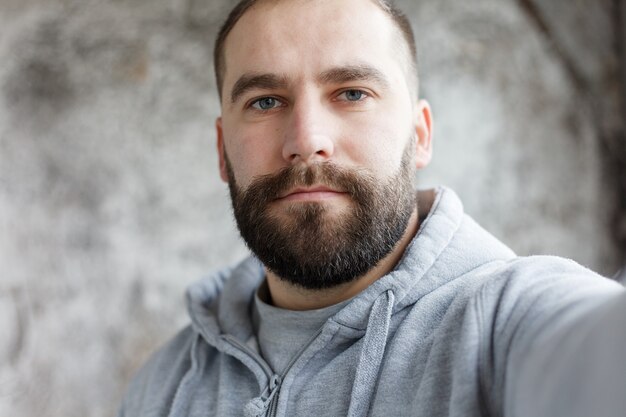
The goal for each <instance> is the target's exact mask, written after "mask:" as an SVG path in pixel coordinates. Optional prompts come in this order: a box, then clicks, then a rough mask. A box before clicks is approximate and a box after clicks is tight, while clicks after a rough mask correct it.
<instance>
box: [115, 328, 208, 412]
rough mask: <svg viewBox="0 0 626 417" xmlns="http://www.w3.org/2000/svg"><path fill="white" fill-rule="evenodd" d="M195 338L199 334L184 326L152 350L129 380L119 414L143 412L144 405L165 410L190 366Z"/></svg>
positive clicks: (144, 409)
mask: <svg viewBox="0 0 626 417" xmlns="http://www.w3.org/2000/svg"><path fill="white" fill-rule="evenodd" d="M197 339H198V333H197V332H195V331H194V330H193V328H192V327H191V326H186V327H185V328H183V329H182V330H180V331H179V332H178V333H177V334H176V335H175V336H174V337H172V338H171V339H170V340H169V341H167V342H166V343H165V344H164V345H162V346H161V347H160V348H159V349H158V350H156V351H155V352H153V353H152V354H151V355H150V357H149V358H148V360H147V361H146V362H145V363H144V364H143V365H142V366H141V368H140V369H139V371H137V373H136V374H135V376H134V377H133V379H132V380H131V382H130V384H129V386H128V389H127V391H126V394H125V398H124V400H123V402H122V407H121V410H120V414H119V417H122V416H133V415H144V414H145V411H146V407H149V408H150V409H152V410H163V409H166V408H167V404H168V403H170V402H171V401H172V399H173V396H174V395H175V393H176V389H177V387H178V386H179V385H180V381H181V380H182V379H183V378H184V376H185V374H186V373H187V372H188V371H189V369H190V368H191V366H192V364H191V354H190V351H191V349H193V345H194V343H195V341H196V340H197ZM148 414H150V413H148Z"/></svg>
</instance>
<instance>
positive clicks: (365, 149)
mask: <svg viewBox="0 0 626 417" xmlns="http://www.w3.org/2000/svg"><path fill="white" fill-rule="evenodd" d="M373 119H374V118H369V119H368V120H367V121H365V120H364V121H363V123H362V124H361V125H360V128H359V129H358V132H355V134H354V135H352V136H351V137H350V139H348V140H346V141H344V143H343V148H344V151H345V153H346V154H347V155H350V158H351V159H352V160H353V161H352V162H353V163H354V164H355V165H356V166H362V167H364V168H367V169H370V170H371V171H372V172H373V173H375V175H377V176H380V177H383V178H384V177H389V176H390V175H392V174H394V173H395V172H396V171H397V170H398V169H399V167H400V161H401V160H402V155H403V152H404V149H405V146H406V144H407V140H408V139H409V135H410V132H409V131H408V129H407V128H405V129H400V122H399V121H394V123H395V124H394V123H391V122H390V121H389V120H388V119H385V118H384V117H381V119H378V118H377V121H375V120H373Z"/></svg>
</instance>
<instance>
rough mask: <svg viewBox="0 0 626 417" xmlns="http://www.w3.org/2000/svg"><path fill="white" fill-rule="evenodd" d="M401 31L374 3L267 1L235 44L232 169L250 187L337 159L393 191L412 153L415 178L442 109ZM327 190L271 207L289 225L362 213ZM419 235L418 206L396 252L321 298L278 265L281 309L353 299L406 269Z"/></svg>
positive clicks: (224, 156) (230, 91)
mask: <svg viewBox="0 0 626 417" xmlns="http://www.w3.org/2000/svg"><path fill="white" fill-rule="evenodd" d="M398 36H399V35H398V31H397V28H396V27H394V25H393V23H392V22H391V20H390V18H389V16H387V15H386V14H385V13H384V12H383V11H382V10H381V9H380V8H379V7H378V6H376V5H375V4H373V3H372V2H371V1H369V0H343V1H341V2H337V1H336V0H318V1H315V2H312V1H307V0H293V1H286V0H283V1H261V2H259V3H258V4H255V5H254V6H253V7H251V8H250V9H249V10H248V11H247V12H246V13H245V14H244V15H243V16H242V17H241V19H240V20H239V22H237V24H236V25H235V26H234V27H233V30H232V31H231V33H230V34H229V35H228V37H227V39H226V44H225V54H224V58H225V73H224V85H223V92H224V94H223V96H222V103H221V104H222V116H221V117H220V118H219V119H218V120H217V122H216V127H217V136H218V143H217V145H218V153H219V158H220V173H221V176H222V178H223V179H224V181H229V172H228V167H227V162H226V161H227V160H228V161H229V166H230V168H231V170H232V171H231V175H232V177H233V178H232V179H233V180H234V181H236V184H237V185H238V186H239V187H240V188H241V189H242V190H245V189H246V188H247V187H248V186H250V184H252V183H253V182H254V181H255V180H258V179H259V178H261V177H263V176H268V175H273V174H276V173H277V172H279V171H280V170H281V169H284V168H286V167H292V166H298V167H302V168H306V167H310V166H312V165H315V164H323V163H332V164H335V165H337V166H340V167H343V168H346V169H350V170H357V171H358V170H362V171H364V172H366V173H367V174H368V175H370V176H372V177H374V178H375V179H376V180H377V181H378V182H380V183H386V182H388V181H389V180H390V178H392V177H393V175H394V174H395V173H397V172H398V171H399V169H400V166H401V161H402V158H403V154H404V151H405V150H406V149H407V146H409V145H411V144H410V141H414V142H415V143H414V145H413V146H411V149H413V150H414V151H413V152H414V154H413V155H412V158H411V160H412V161H411V170H412V172H414V171H415V170H417V169H421V168H423V167H425V166H426V165H427V164H428V163H429V161H430V157H431V150H432V148H431V136H432V121H431V114H430V107H429V106H428V103H426V102H425V101H423V100H422V101H417V100H416V99H415V98H414V97H415V94H414V90H413V88H412V87H413V83H412V81H411V79H410V77H411V76H410V75H409V74H408V72H409V71H408V70H407V58H406V57H405V56H403V55H402V54H399V53H398V47H397V43H398ZM341 191H342V190H333V189H329V188H328V187H325V184H315V185H314V186H311V187H304V188H303V189H296V190H289V191H288V192H287V193H286V194H287V195H285V196H284V197H285V198H284V199H283V198H281V199H279V200H276V201H275V202H273V203H272V204H271V205H270V208H269V210H270V212H271V215H272V216H275V217H276V218H277V219H282V220H284V221H288V220H289V216H290V213H293V210H297V209H299V207H300V206H299V205H302V204H318V205H323V207H324V210H325V216H327V217H326V218H327V220H328V221H329V222H331V224H332V222H333V221H335V222H336V221H338V220H337V219H338V218H340V216H342V215H345V214H346V213H348V214H349V213H351V212H353V211H354V210H355V203H354V201H352V200H351V199H350V198H348V197H346V194H345V193H342V192H341ZM417 228H418V218H417V208H416V207H415V208H414V209H413V211H412V213H411V215H410V217H409V220H408V223H407V226H406V228H405V230H404V233H403V234H402V235H401V237H400V238H399V240H398V242H397V243H396V245H395V246H394V247H393V249H392V250H391V251H390V252H389V253H388V254H387V255H386V256H384V257H383V258H382V259H380V261H379V262H378V263H376V264H375V266H373V268H371V269H370V270H369V271H367V272H366V273H365V274H362V275H361V276H358V277H356V278H355V279H353V280H351V281H349V282H346V283H343V284H341V285H337V286H334V287H332V288H324V289H321V290H311V289H305V288H303V287H302V286H298V285H294V284H293V283H291V282H289V281H288V280H285V279H283V278H281V277H279V276H277V275H276V274H275V273H274V272H272V271H271V270H269V269H266V277H267V284H268V288H269V292H270V295H271V299H272V300H271V301H272V303H273V304H274V305H275V306H277V307H281V308H287V309H292V310H309V309H316V308H321V307H325V306H328V305H332V304H335V303H338V302H341V301H343V300H346V299H349V298H351V297H353V296H355V295H356V294H358V293H359V292H361V291H362V290H364V289H365V288H366V287H367V286H369V285H370V284H371V283H373V282H374V281H376V280H377V279H378V278H380V277H381V276H383V275H385V274H386V273H388V272H389V271H391V270H392V269H393V267H394V266H395V265H396V264H397V263H398V261H399V260H400V258H401V257H402V254H403V253H404V250H405V248H406V246H407V245H408V243H409V242H410V241H411V239H412V238H413V236H414V235H415V233H416V231H417Z"/></svg>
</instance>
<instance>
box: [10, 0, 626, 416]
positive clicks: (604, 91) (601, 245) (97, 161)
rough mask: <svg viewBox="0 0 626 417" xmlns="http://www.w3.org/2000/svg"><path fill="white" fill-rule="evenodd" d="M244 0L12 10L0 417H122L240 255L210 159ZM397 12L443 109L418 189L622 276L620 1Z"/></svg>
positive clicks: (144, 0)
mask: <svg viewBox="0 0 626 417" xmlns="http://www.w3.org/2000/svg"><path fill="white" fill-rule="evenodd" d="M232 3H233V2H228V1H225V0H224V1H219V2H218V1H213V0H204V1H202V0H149V1H148V0H116V1H115V0H108V1H95V0H47V1H43V0H3V1H2V2H0V335H2V336H0V415H7V416H9V415H11V416H24V417H31V416H33V417H34V416H63V417H74V416H76V417H78V416H80V417H88V416H89V417H100V416H107V415H112V414H114V412H115V409H116V408H117V405H118V402H119V399H120V396H121V394H122V392H123V389H124V386H125V384H126V383H127V381H128V378H129V377H130V375H132V373H133V372H134V371H135V369H136V368H137V367H138V366H139V365H140V363H142V362H143V361H144V360H145V358H146V356H147V355H148V354H149V352H150V351H152V350H153V349H154V348H155V346H157V345H158V344H160V343H162V341H164V340H165V339H167V338H169V337H170V336H171V335H172V334H173V333H174V332H175V331H176V330H177V329H178V328H180V327H181V326H183V325H184V324H185V323H186V317H185V309H184V304H183V297H182V294H183V291H184V288H185V286H186V285H187V284H189V283H190V282H192V281H194V280H196V279H198V278H199V277H201V276H203V275H205V274H207V273H208V272H210V271H212V270H215V269H217V268H219V267H221V266H224V265H226V264H229V263H231V262H234V261H236V260H237V259H239V258H241V257H243V256H244V255H245V253H246V251H245V248H244V246H243V244H242V243H241V241H240V240H239V238H238V235H237V232H236V228H235V226H234V221H233V220H232V217H231V214H230V204H229V201H228V197H227V189H226V186H225V185H224V184H222V183H221V182H220V181H219V178H218V171H217V164H216V156H215V152H214V148H215V136H214V128H213V122H214V119H215V117H216V116H217V115H218V113H219V108H218V102H217V98H216V90H215V85H214V81H213V74H212V70H211V67H212V59H211V50H212V42H213V39H214V37H215V31H216V26H217V25H218V24H219V22H220V21H221V20H222V19H223V17H224V14H225V13H226V11H227V9H228V8H229V7H230V5H231V4H232ZM398 3H400V4H401V5H402V6H403V7H404V9H405V10H406V11H407V13H408V14H409V15H410V17H411V20H412V21H413V23H414V25H415V28H416V32H417V34H418V39H419V43H420V61H421V62H420V66H421V73H422V77H421V79H422V93H423V95H424V96H425V97H426V98H427V99H429V100H430V101H431V103H432V104H433V107H434V114H435V123H436V136H435V141H436V142H435V159H434V162H433V164H432V167H430V168H429V169H427V170H426V171H424V172H423V173H421V174H420V181H421V183H422V184H424V185H429V184H439V183H444V184H447V185H449V186H451V187H453V188H454V189H456V190H457V191H458V193H459V194H460V195H461V197H462V198H463V200H464V203H465V206H466V209H467V211H468V212H469V213H470V214H472V215H473V216H474V217H475V218H476V219H477V220H478V221H479V222H480V223H482V224H483V225H484V226H486V227H487V228H488V229H489V230H491V231H492V232H493V233H494V234H495V235H496V236H497V237H499V238H501V239H502V240H504V241H505V242H507V243H508V244H510V246H511V247H513V248H514V249H515V250H516V251H518V252H519V253H520V254H533V253H550V254H558V255H562V256H567V257H571V258H573V259H576V260H577V261H579V262H581V263H583V264H585V265H587V266H589V267H591V268H594V269H596V270H599V271H600V272H602V273H605V274H612V273H614V272H615V271H616V269H617V268H618V267H619V265H620V264H621V263H622V262H623V261H624V260H626V258H625V257H624V256H623V252H621V249H620V247H619V246H618V245H617V244H616V243H615V239H614V237H613V235H612V230H613V228H614V221H615V218H616V217H615V213H616V212H617V213H618V214H619V213H621V212H620V211H619V210H618V209H616V207H618V208H619V205H616V204H617V203H616V191H615V189H616V187H615V183H614V182H611V181H610V180H607V178H609V177H610V173H609V174H607V170H606V146H604V147H603V145H602V142H601V139H602V138H603V137H604V133H606V132H607V131H610V132H613V133H615V132H617V133H615V134H616V135H617V136H616V137H619V135H620V134H623V120H624V117H623V115H624V113H623V112H622V110H623V108H622V107H620V105H621V104H620V103H621V101H620V100H622V98H620V97H621V96H620V94H619V93H614V91H615V90H617V91H619V88H618V87H617V86H616V85H615V82H616V74H619V69H620V60H619V59H620V58H619V54H617V53H616V50H615V48H613V45H614V42H613V41H614V19H613V12H614V8H615V5H616V4H618V3H619V2H616V1H615V0H601V1H597V0H593V1H592V0H585V1H574V2H567V3H563V2H557V1H551V2H547V3H542V6H541V8H538V9H532V8H529V7H528V5H529V3H528V2H527V1H522V0H520V1H518V2H515V1H513V0H509V1H502V0H478V1H473V2H460V1H452V0H438V1H419V2H415V1H409V0H405V1H400V2H398ZM531 6H532V3H531ZM542 23H543V26H542ZM544 26H545V27H547V28H549V31H547V32H546V31H545V30H544ZM577 77H578V79H577ZM581 79H582V80H583V82H582V83H581V82H580V80H581ZM617 80H618V81H619V79H617ZM597 109H601V110H602V111H598V110H597ZM620 129H622V130H620ZM620 132H621V133H620ZM622 138H623V136H622ZM618 168H619V167H618ZM611 172H613V171H611ZM607 175H608V176H607Z"/></svg>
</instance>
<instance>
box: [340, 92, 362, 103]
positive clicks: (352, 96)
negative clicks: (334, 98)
mask: <svg viewBox="0 0 626 417" xmlns="http://www.w3.org/2000/svg"><path fill="white" fill-rule="evenodd" d="M342 95H343V96H344V97H345V98H346V100H347V101H359V100H361V99H363V97H364V96H365V93H364V92H363V91H361V90H346V91H344V92H343V93H342Z"/></svg>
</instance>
